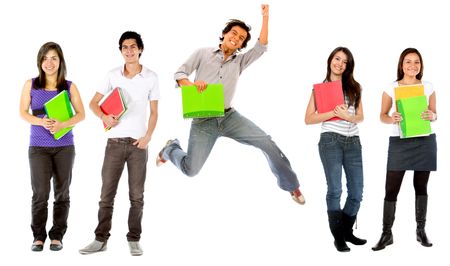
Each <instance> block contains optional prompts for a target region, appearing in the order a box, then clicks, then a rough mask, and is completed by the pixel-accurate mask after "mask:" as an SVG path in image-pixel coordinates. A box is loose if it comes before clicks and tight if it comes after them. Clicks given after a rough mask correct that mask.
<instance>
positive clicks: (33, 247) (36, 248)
mask: <svg viewBox="0 0 450 266" xmlns="http://www.w3.org/2000/svg"><path fill="white" fill-rule="evenodd" d="M42 250H44V244H34V243H33V245H31V251H42Z"/></svg>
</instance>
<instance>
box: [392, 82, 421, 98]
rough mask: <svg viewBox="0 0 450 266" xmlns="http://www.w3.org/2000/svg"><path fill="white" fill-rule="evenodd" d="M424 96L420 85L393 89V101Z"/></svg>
mask: <svg viewBox="0 0 450 266" xmlns="http://www.w3.org/2000/svg"><path fill="white" fill-rule="evenodd" d="M422 95H425V89H424V87H423V85H422V84H416V85H405V86H399V87H396V88H395V100H400V99H404V98H410V97H417V96H422Z"/></svg>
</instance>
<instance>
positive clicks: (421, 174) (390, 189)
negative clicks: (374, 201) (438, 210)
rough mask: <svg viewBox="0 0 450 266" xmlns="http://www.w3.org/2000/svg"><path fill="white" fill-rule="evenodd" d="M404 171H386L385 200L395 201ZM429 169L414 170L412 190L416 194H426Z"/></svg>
mask: <svg viewBox="0 0 450 266" xmlns="http://www.w3.org/2000/svg"><path fill="white" fill-rule="evenodd" d="M404 175H405V171H387V173H386V196H385V198H384V200H386V201H397V196H398V193H399V192H400V187H401V185H402V181H403V176H404ZM429 177H430V171H414V190H415V191H416V196H426V195H427V185H428V178H429Z"/></svg>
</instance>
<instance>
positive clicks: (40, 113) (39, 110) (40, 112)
mask: <svg viewBox="0 0 450 266" xmlns="http://www.w3.org/2000/svg"><path fill="white" fill-rule="evenodd" d="M31 112H32V113H33V115H34V116H38V115H45V114H46V113H45V110H44V108H41V109H34V110H31Z"/></svg>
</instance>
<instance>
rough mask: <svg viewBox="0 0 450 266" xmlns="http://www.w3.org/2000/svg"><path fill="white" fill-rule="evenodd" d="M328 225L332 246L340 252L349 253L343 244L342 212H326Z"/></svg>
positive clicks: (348, 249)
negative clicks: (332, 241) (332, 240)
mask: <svg viewBox="0 0 450 266" xmlns="http://www.w3.org/2000/svg"><path fill="white" fill-rule="evenodd" d="M328 223H329V225H330V230H331V233H332V234H333V237H334V246H335V247H336V249H337V250H338V251H340V252H347V251H350V248H349V247H348V246H347V244H346V243H345V238H344V227H343V223H342V211H328Z"/></svg>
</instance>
